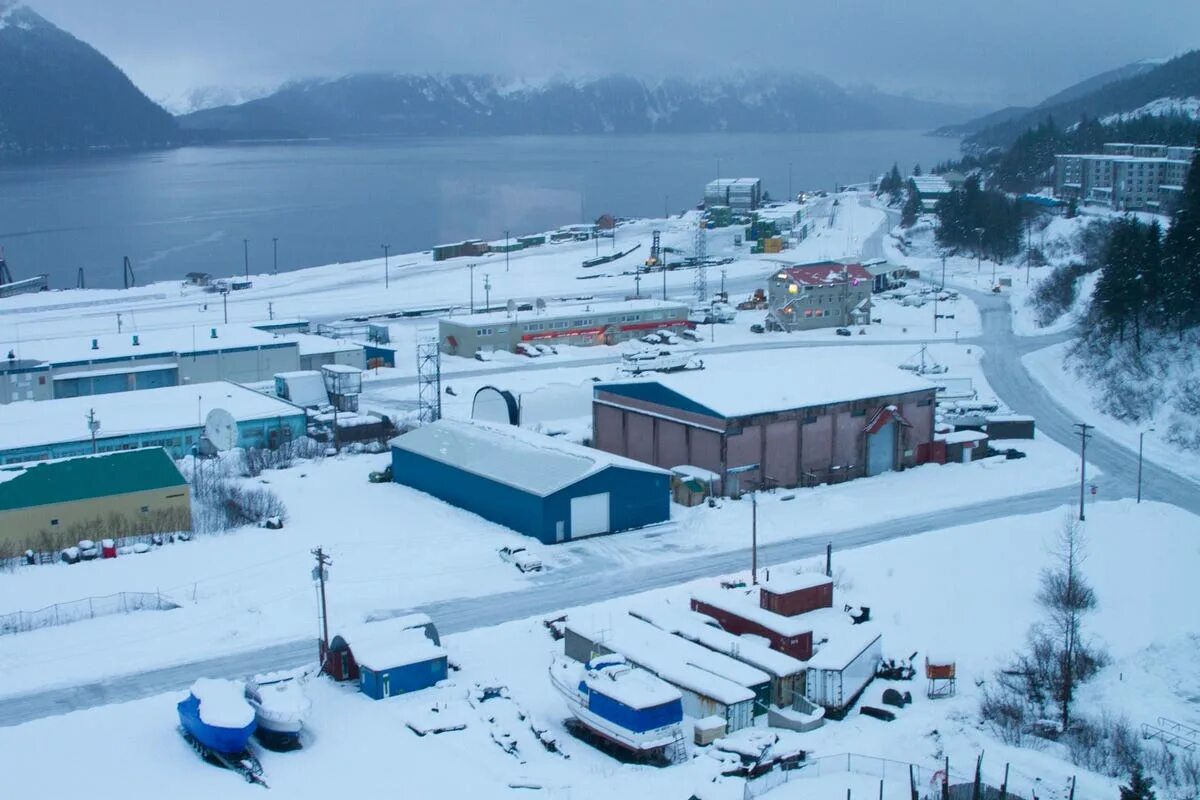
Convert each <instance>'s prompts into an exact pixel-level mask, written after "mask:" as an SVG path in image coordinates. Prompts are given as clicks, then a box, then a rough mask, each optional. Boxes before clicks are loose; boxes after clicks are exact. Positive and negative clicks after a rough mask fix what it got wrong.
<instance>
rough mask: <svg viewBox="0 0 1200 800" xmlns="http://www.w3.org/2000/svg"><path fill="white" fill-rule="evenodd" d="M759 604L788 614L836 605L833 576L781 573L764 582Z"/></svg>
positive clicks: (777, 612)
mask: <svg viewBox="0 0 1200 800" xmlns="http://www.w3.org/2000/svg"><path fill="white" fill-rule="evenodd" d="M758 604H759V606H760V607H761V608H765V609H766V610H767V611H774V612H775V613H776V614H782V615H783V616H785V617H795V616H798V615H800V614H807V613H808V612H809V611H816V610H817V609H818V608H833V579H832V578H827V577H825V576H824V575H818V574H815V573H800V574H795V575H782V576H778V577H776V578H773V579H772V580H769V581H767V582H766V583H764V584H762V585H761V591H760V593H759V596H758Z"/></svg>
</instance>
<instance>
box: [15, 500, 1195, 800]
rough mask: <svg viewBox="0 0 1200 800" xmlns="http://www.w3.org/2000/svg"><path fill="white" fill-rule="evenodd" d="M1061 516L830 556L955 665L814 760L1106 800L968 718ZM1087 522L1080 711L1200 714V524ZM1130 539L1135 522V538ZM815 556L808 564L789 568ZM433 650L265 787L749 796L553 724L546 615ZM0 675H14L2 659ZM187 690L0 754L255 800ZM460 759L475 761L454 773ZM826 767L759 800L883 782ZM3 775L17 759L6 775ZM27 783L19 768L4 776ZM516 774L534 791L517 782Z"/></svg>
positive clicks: (1174, 515)
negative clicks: (206, 739)
mask: <svg viewBox="0 0 1200 800" xmlns="http://www.w3.org/2000/svg"><path fill="white" fill-rule="evenodd" d="M1064 514H1069V511H1068V510H1059V511H1052V512H1048V513H1044V514H1038V515H1034V516H1028V517H1020V518H1007V519H1001V520H996V521H992V522H988V523H982V524H977V525H971V526H966V527H962V528H956V529H950V530H944V531H938V532H934V533H929V534H923V535H920V536H916V537H911V538H908V539H905V540H902V541H894V542H888V543H884V544H879V545H873V546H871V547H867V548H863V549H858V550H849V551H844V552H842V551H837V552H835V570H836V573H837V580H838V588H837V591H836V592H835V597H834V604H835V607H840V606H841V604H843V603H847V604H852V605H858V604H865V605H870V606H871V608H872V611H873V618H874V619H875V620H877V624H878V625H879V627H880V629H881V631H882V633H883V635H884V643H885V648H884V649H885V655H888V656H907V655H908V654H909V653H910V652H912V651H914V650H915V651H917V652H918V654H919V655H918V660H919V659H920V658H921V654H923V653H924V652H925V651H926V650H937V651H940V652H943V653H949V654H951V655H952V657H953V658H955V659H956V661H957V665H958V672H959V681H958V695H957V696H956V697H955V698H952V699H948V700H928V699H926V698H925V696H924V691H923V689H924V682H923V681H922V680H920V679H918V680H916V681H914V682H912V683H900V684H897V688H900V689H902V690H907V691H911V692H912V694H913V697H914V703H913V704H912V705H911V706H909V707H907V708H904V709H901V710H898V711H897V717H898V719H897V720H896V721H895V722H892V723H883V722H879V721H876V720H873V719H870V718H868V717H863V716H859V715H858V714H856V713H851V715H849V716H848V717H847V719H846V720H845V721H843V722H829V723H827V724H826V725H825V726H824V727H823V728H821V729H818V730H816V731H813V732H810V733H806V734H796V735H795V736H796V741H797V743H799V744H800V745H801V746H803V747H804V748H806V749H807V750H808V751H809V753H810V755H811V756H812V757H815V758H822V757H826V756H835V755H838V754H843V753H854V754H859V755H861V756H865V757H881V758H888V759H893V760H897V761H908V762H913V763H916V764H918V765H922V766H927V767H929V768H930V769H934V768H936V767H937V766H938V764H939V762H940V759H941V758H942V757H944V756H948V757H949V758H950V762H951V770H952V772H954V773H958V774H970V772H971V770H972V768H973V765H974V759H975V757H976V755H978V753H979V752H980V751H984V752H985V753H986V758H985V762H984V766H985V777H986V778H988V779H989V780H990V781H992V782H993V783H998V782H999V775H1000V773H1001V772H1002V770H1003V765H1004V763H1006V762H1009V763H1011V765H1012V772H1011V779H1010V780H1011V788H1012V789H1013V790H1014V791H1016V792H1018V793H1022V794H1023V795H1024V796H1025V797H1029V793H1030V790H1031V789H1036V792H1037V796H1038V797H1040V798H1064V800H1065V796H1066V794H1065V788H1066V786H1067V784H1068V782H1069V779H1070V777H1071V776H1072V775H1076V776H1077V777H1078V781H1079V783H1078V789H1077V794H1076V796H1077V797H1085V798H1091V797H1112V796H1115V794H1116V785H1117V781H1115V780H1113V779H1111V778H1108V777H1104V776H1100V775H1096V774H1093V773H1089V772H1087V771H1085V770H1082V769H1080V768H1077V767H1074V766H1072V765H1071V764H1069V763H1068V762H1067V761H1065V760H1063V758H1062V757H1061V756H1062V753H1061V752H1059V751H1058V750H1057V749H1056V747H1057V746H1055V745H1051V744H1047V745H1046V746H1045V747H1044V748H1042V749H1038V750H1030V749H1025V750H1021V749H1016V748H1013V747H1009V746H1006V745H1004V744H1002V743H1001V742H999V741H997V740H996V739H995V738H993V737H992V735H991V734H990V733H989V732H988V730H986V729H985V728H982V727H981V726H980V725H979V724H978V722H977V721H976V720H977V718H976V713H975V712H976V708H977V703H978V698H979V694H980V691H981V688H980V684H981V682H986V681H987V680H989V678H990V676H991V673H992V671H993V670H994V669H995V668H996V667H997V666H998V665H1000V664H1002V663H1003V662H1004V661H1005V660H1006V659H1007V657H1008V656H1009V655H1010V654H1011V652H1012V651H1013V649H1014V648H1016V647H1017V646H1019V644H1020V643H1021V642H1022V641H1023V639H1024V636H1025V632H1026V630H1027V628H1028V626H1029V625H1030V624H1031V623H1032V622H1033V621H1034V620H1035V619H1036V617H1037V611H1036V607H1035V603H1034V600H1033V595H1034V593H1035V590H1036V585H1037V580H1038V572H1039V569H1040V568H1041V567H1042V566H1043V565H1046V564H1047V563H1048V561H1049V558H1050V557H1049V555H1048V553H1049V547H1050V545H1051V544H1052V542H1053V540H1054V537H1055V535H1056V533H1057V531H1058V530H1059V529H1060V527H1061V525H1062V523H1063V518H1064ZM1085 530H1086V535H1087V539H1088V545H1087V552H1088V558H1087V561H1086V563H1085V565H1084V573H1085V574H1086V575H1087V577H1088V579H1089V580H1090V581H1091V582H1092V584H1093V585H1094V587H1095V590H1096V593H1097V596H1098V599H1099V609H1098V611H1097V612H1096V613H1095V614H1094V615H1093V616H1092V617H1091V618H1089V619H1088V621H1087V623H1086V632H1087V634H1088V635H1090V636H1093V637H1095V638H1096V639H1097V640H1098V641H1100V642H1102V643H1103V644H1105V645H1106V646H1107V647H1108V649H1109V651H1110V653H1111V655H1112V657H1113V663H1112V665H1111V666H1110V667H1108V668H1106V669H1105V670H1104V671H1103V672H1102V673H1101V674H1100V676H1099V677H1098V678H1096V679H1095V680H1094V681H1093V682H1092V683H1090V684H1088V685H1087V686H1085V687H1084V689H1083V692H1082V694H1081V697H1080V707H1081V708H1095V707H1098V704H1099V703H1100V702H1101V701H1102V702H1103V703H1104V706H1105V708H1106V709H1107V710H1108V711H1109V712H1110V713H1112V714H1115V715H1124V716H1127V717H1128V718H1129V720H1130V721H1131V722H1134V723H1138V722H1141V721H1143V720H1146V719H1153V718H1155V717H1157V716H1159V715H1162V716H1168V717H1171V718H1173V719H1178V720H1180V721H1183V722H1189V723H1191V724H1193V725H1195V724H1200V712H1197V710H1196V707H1195V703H1194V697H1195V696H1197V694H1198V693H1200V670H1198V669H1197V666H1196V665H1197V663H1200V641H1198V640H1197V639H1196V637H1195V634H1194V631H1189V630H1187V629H1186V628H1187V626H1181V625H1180V621H1181V618H1180V616H1179V614H1178V613H1177V612H1178V609H1180V608H1181V607H1183V608H1186V607H1189V606H1190V605H1191V603H1192V601H1189V600H1188V597H1193V598H1194V590H1193V588H1192V587H1193V585H1194V575H1195V574H1196V571H1197V570H1198V569H1200V545H1197V542H1198V541H1200V519H1198V518H1196V517H1194V516H1192V515H1189V514H1187V513H1185V512H1182V511H1180V510H1178V509H1175V508H1173V507H1169V506H1162V505H1157V504H1143V505H1141V506H1137V505H1134V504H1133V503H1131V502H1128V501H1125V502H1119V503H1101V504H1097V505H1095V506H1094V507H1093V508H1092V509H1091V511H1090V512H1089V519H1088V523H1087V525H1086V529H1085ZM1130 531H1137V534H1138V535H1137V537H1136V542H1134V541H1131V539H1130V536H1129V533H1130ZM984 565H986V566H984ZM815 567H816V565H815V564H814V563H812V562H808V563H805V564H798V565H793V568H804V569H813V568H815ZM774 569H775V570H779V569H782V568H781V567H775V568H774ZM1149 576H1153V577H1152V579H1150V578H1149ZM714 585H715V581H712V580H708V581H700V582H696V583H693V584H690V585H687V586H680V587H676V588H672V589H668V590H662V591H658V592H653V593H649V594H647V595H642V596H637V597H631V598H623V599H621V600H618V601H612V602H609V603H606V604H604V605H603V606H602V607H601V608H597V609H592V610H593V611H596V612H599V613H602V614H603V613H608V614H621V613H624V611H625V610H626V609H627V608H628V607H630V606H632V605H638V604H646V603H660V602H670V603H672V604H683V603H685V602H686V600H687V597H688V596H689V594H690V590H691V589H693V588H696V587H700V586H709V587H711V586H714ZM332 586H336V584H332V585H331V587H332ZM336 591H346V590H345V589H342V588H340V587H339V588H338V589H337V590H336ZM173 613H174V612H173ZM14 638H15V637H14ZM116 643H117V642H113V643H112V644H116ZM446 645H447V647H448V649H449V652H450V657H451V660H452V661H453V662H454V663H456V664H458V665H461V667H462V669H461V671H459V672H455V673H452V677H451V681H450V683H449V684H448V685H444V686H443V687H441V688H438V689H433V690H426V691H424V692H420V693H417V694H413V695H409V696H402V697H396V698H392V699H390V700H386V701H380V702H374V701H371V700H368V699H366V698H365V697H364V696H362V695H360V694H357V693H355V692H353V691H352V690H350V689H349V688H347V687H342V686H335V685H333V684H331V683H330V682H328V681H327V680H324V679H321V680H317V681H315V682H314V683H312V684H310V695H311V697H312V699H313V712H312V716H311V718H310V721H309V724H308V743H307V747H306V748H305V749H304V750H302V751H299V752H294V753H289V754H274V753H264V754H263V755H262V760H263V764H264V767H265V769H266V776H267V780H268V781H269V782H270V784H271V785H272V787H273V788H272V790H271V791H272V792H274V793H275V794H276V795H278V796H283V797H289V798H298V799H301V800H302V799H303V798H317V797H327V796H329V795H330V794H332V793H335V792H337V793H350V794H355V795H370V794H372V793H375V792H378V791H379V790H380V787H385V786H395V787H398V788H399V787H403V794H404V795H405V796H443V797H469V796H476V797H509V796H513V797H547V798H568V797H569V798H573V800H580V799H581V798H609V797H613V796H627V797H651V796H659V797H687V796H689V795H690V794H692V793H696V794H697V795H698V796H700V797H702V798H706V799H708V800H724V799H725V798H728V800H734V799H735V798H742V797H743V791H744V788H743V786H744V784H743V781H742V780H741V779H737V778H721V777H719V774H718V773H719V771H720V769H719V764H718V762H717V761H716V760H715V759H714V758H713V757H712V756H711V754H710V753H709V752H708V749H705V748H693V759H692V760H691V761H690V762H689V763H687V764H684V765H680V766H675V767H669V768H665V769H656V768H652V767H634V766H627V765H622V764H620V763H618V762H616V761H614V760H613V759H611V758H609V757H608V756H605V755H603V754H601V753H600V752H599V751H596V750H594V749H592V748H591V747H590V746H588V745H586V744H584V743H583V742H580V741H578V740H575V739H573V738H572V737H571V736H570V734H568V733H567V732H566V731H565V729H564V728H563V727H562V722H563V720H564V718H565V717H566V709H565V705H564V703H563V701H562V699H561V698H560V697H559V696H558V695H557V694H556V693H555V692H554V690H553V689H552V688H551V685H550V683H549V681H548V679H547V676H546V668H547V666H548V664H549V662H550V660H551V658H552V657H553V655H554V654H555V653H557V652H561V644H559V643H556V642H554V641H553V640H552V639H551V638H550V636H549V635H548V632H547V630H546V628H545V627H544V626H543V625H542V622H541V620H540V619H530V620H525V621H518V622H513V623H508V624H505V625H500V626H496V627H493V628H488V629H480V630H475V631H470V632H467V633H463V634H457V635H451V636H448V637H446ZM89 671H90V668H89ZM5 674H6V675H11V674H12V673H11V671H10V670H8V669H6V670H5ZM476 684H484V685H504V686H506V687H508V690H509V694H510V696H511V698H512V702H511V703H510V702H509V701H506V700H493V701H488V703H485V704H482V705H480V706H478V707H473V706H472V705H471V704H470V703H468V702H467V700H466V696H467V693H468V691H469V690H470V689H471V687H473V686H474V685H476ZM886 685H887V684H886V683H884V682H878V681H877V682H876V683H875V684H873V685H872V686H871V687H869V688H868V690H867V692H866V694H865V695H864V701H865V702H868V703H878V697H879V694H880V692H881V691H882V690H883V688H885V686H886ZM182 696H183V695H182V694H181V693H180V694H176V693H171V694H164V695H159V696H155V697H151V698H147V699H145V700H140V701H137V702H133V703H127V704H122V705H111V706H104V707H99V708H95V709H91V710H88V711H82V712H76V713H73V714H70V715H67V716H60V717H49V718H45V719H41V720H37V721H35V722H30V723H26V724H24V725H20V726H17V727H12V728H2V729H0V752H2V753H4V755H5V761H6V763H9V764H12V765H17V764H19V765H21V768H22V769H21V774H22V775H25V776H28V781H29V786H31V787H32V786H35V785H36V787H37V791H38V793H39V794H40V795H41V796H46V797H81V796H97V797H114V796H121V797H129V798H157V797H163V796H168V795H169V796H171V797H173V798H179V800H187V799H188V798H209V797H212V796H214V795H217V794H220V795H222V796H226V797H260V796H262V795H261V792H262V791H263V790H262V789H261V788H258V787H254V786H249V785H247V784H245V783H243V782H242V781H241V779H240V778H238V777H236V776H234V775H232V774H230V773H227V772H224V771H222V770H220V769H217V768H215V767H211V766H208V765H206V764H204V763H202V762H201V761H200V760H199V759H197V758H196V756H195V755H194V754H193V753H192V752H190V750H189V749H188V748H187V746H186V745H185V744H184V743H183V742H182V740H181V739H180V738H179V737H178V735H177V734H176V732H175V726H176V723H177V720H176V715H175V709H174V703H175V702H176V701H177V700H179V699H181V698H182ZM514 703H515V706H514V705H513V704H514ZM435 705H436V706H437V707H438V708H439V711H438V714H439V715H440V716H444V718H448V719H454V720H457V721H460V722H465V723H466V726H467V727H466V729H465V730H462V731H458V732H454V733H446V734H441V735H429V736H425V737H418V736H416V735H415V734H413V733H412V732H411V731H410V730H409V729H408V728H407V727H406V723H407V722H408V721H410V720H414V719H416V718H418V717H421V716H426V715H428V713H429V711H430V709H431V707H433V706H435ZM517 706H519V708H520V709H522V710H523V711H524V712H527V714H528V715H529V716H530V717H531V718H532V719H534V720H540V721H541V722H543V723H548V724H549V727H550V729H551V731H552V732H554V733H555V734H556V736H557V738H558V740H559V742H560V743H561V746H562V749H563V750H564V752H565V754H566V755H568V756H570V758H569V759H566V758H563V757H562V756H561V755H556V754H552V753H548V752H546V751H544V750H543V749H542V748H541V747H540V746H539V745H537V744H536V742H535V741H534V739H533V738H532V735H531V734H530V733H529V730H528V728H527V726H526V723H525V722H522V721H520V719H519V717H518V716H517V712H518V709H517ZM503 733H509V734H511V735H512V736H514V737H515V739H516V741H517V743H518V748H519V749H518V754H517V755H516V756H514V755H510V754H508V753H506V752H504V751H503V750H502V749H501V748H500V747H499V746H497V744H496V743H495V739H494V735H496V734H503ZM114 738H116V740H118V741H119V742H120V746H119V747H115V748H113V753H112V754H111V757H102V756H101V754H99V753H98V752H97V743H98V742H103V741H114ZM100 750H102V751H103V750H105V748H100ZM63 752H69V753H78V754H89V755H88V757H87V768H86V769H62V768H61V766H62V757H61V754H62V753H63ZM91 754H96V755H95V756H94V757H93V756H92V755H91ZM468 763H469V764H470V768H469V769H463V766H464V765H465V764H468ZM821 763H822V767H821V770H820V774H819V776H815V777H807V774H806V773H803V772H802V773H800V774H799V775H798V777H797V778H796V780H793V781H792V782H790V783H788V784H786V785H784V786H782V787H780V788H776V789H774V790H773V791H772V792H771V793H770V794H768V795H766V796H767V797H770V798H773V799H777V800H791V799H792V798H830V799H831V800H832V798H835V797H836V798H839V799H840V798H841V797H844V796H845V791H846V789H847V788H850V789H852V790H853V792H854V794H853V796H854V797H860V796H867V795H866V793H867V792H870V795H869V796H871V797H875V796H877V792H878V786H879V784H878V780H879V775H878V774H872V770H873V767H872V766H871V765H870V761H869V759H866V758H864V759H862V760H861V761H860V762H858V763H859V766H858V767H857V768H856V770H855V771H854V772H849V773H846V772H840V771H839V770H838V769H837V768H836V765H837V764H838V763H839V760H838V759H836V758H831V759H826V760H825V761H822V762H821ZM923 774H928V773H923ZM14 775H16V773H14V772H13V771H12V770H10V771H9V773H8V779H9V781H10V785H12V784H11V781H12V779H13V777H14ZM25 780H26V779H25V778H22V777H20V776H19V775H18V776H17V777H16V786H18V787H20V786H21V785H22V783H23V782H24V781H25ZM513 784H523V785H534V786H539V787H542V788H540V789H514V788H510V787H511V786H512V785H513ZM905 788H906V787H905V786H904V784H903V781H897V780H895V778H894V774H893V777H892V778H890V779H889V780H887V782H886V785H885V797H886V798H889V800H891V798H901V797H907V794H906V793H905ZM922 788H924V787H922Z"/></svg>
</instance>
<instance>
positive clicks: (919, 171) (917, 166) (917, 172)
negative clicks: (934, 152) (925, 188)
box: [913, 164, 921, 178]
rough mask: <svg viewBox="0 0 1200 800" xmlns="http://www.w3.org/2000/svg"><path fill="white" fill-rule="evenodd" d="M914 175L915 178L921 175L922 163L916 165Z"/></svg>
mask: <svg viewBox="0 0 1200 800" xmlns="http://www.w3.org/2000/svg"><path fill="white" fill-rule="evenodd" d="M913 177H914V178H919V177H921V165H920V164H917V165H916V166H914V167H913Z"/></svg>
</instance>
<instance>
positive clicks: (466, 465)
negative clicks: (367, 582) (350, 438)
mask: <svg viewBox="0 0 1200 800" xmlns="http://www.w3.org/2000/svg"><path fill="white" fill-rule="evenodd" d="M391 447H392V477H393V480H395V482H396V483H400V484H403V485H405V486H411V487H413V488H414V489H418V490H420V491H422V492H426V493H427V494H431V495H433V496H434V497H437V498H439V499H441V500H445V501H446V502H448V503H451V504H453V505H456V506H458V507H459V508H462V509H465V510H467V511H470V512H473V513H475V514H478V515H479V516H481V517H483V518H485V519H489V520H491V521H492V522H497V523H499V524H501V525H506V526H508V527H509V528H512V529H513V530H515V531H518V532H520V533H524V534H526V535H527V536H533V537H535V538H537V539H540V540H541V541H542V542H544V543H546V544H552V543H554V542H566V541H570V540H572V539H580V538H583V537H585V536H595V535H597V534H603V533H615V532H617V531H624V530H630V529H632V528H641V527H644V526H646V525H653V524H655V523H658V522H665V521H667V520H669V519H670V518H671V501H670V473H669V472H667V471H666V470H662V469H659V468H657V467H653V466H650V465H648V464H642V463H639V462H637V461H631V460H630V459H627V458H622V457H620V456H614V455H612V454H610V453H604V452H601V451H599V450H594V449H592V448H590V447H583V446H581V445H577V444H573V443H571V442H567V441H563V440H562V439H555V438H552V437H549V436H543V435H541V434H538V433H534V432H532V431H528V430H523V429H521V428H516V427H512V426H506V425H491V424H487V423H482V422H478V421H468V420H446V419H444V420H440V421H438V422H435V423H433V424H431V425H426V426H424V427H422V428H417V429H416V430H414V431H410V432H409V433H406V434H404V435H403V436H398V437H396V438H395V439H393V440H392V441H391Z"/></svg>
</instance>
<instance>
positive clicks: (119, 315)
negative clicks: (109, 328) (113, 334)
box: [117, 311, 121, 333]
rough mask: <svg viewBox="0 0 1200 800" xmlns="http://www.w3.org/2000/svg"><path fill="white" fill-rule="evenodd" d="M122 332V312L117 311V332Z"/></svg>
mask: <svg viewBox="0 0 1200 800" xmlns="http://www.w3.org/2000/svg"><path fill="white" fill-rule="evenodd" d="M120 332H121V312H120V311H118V312H117V333H120Z"/></svg>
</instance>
